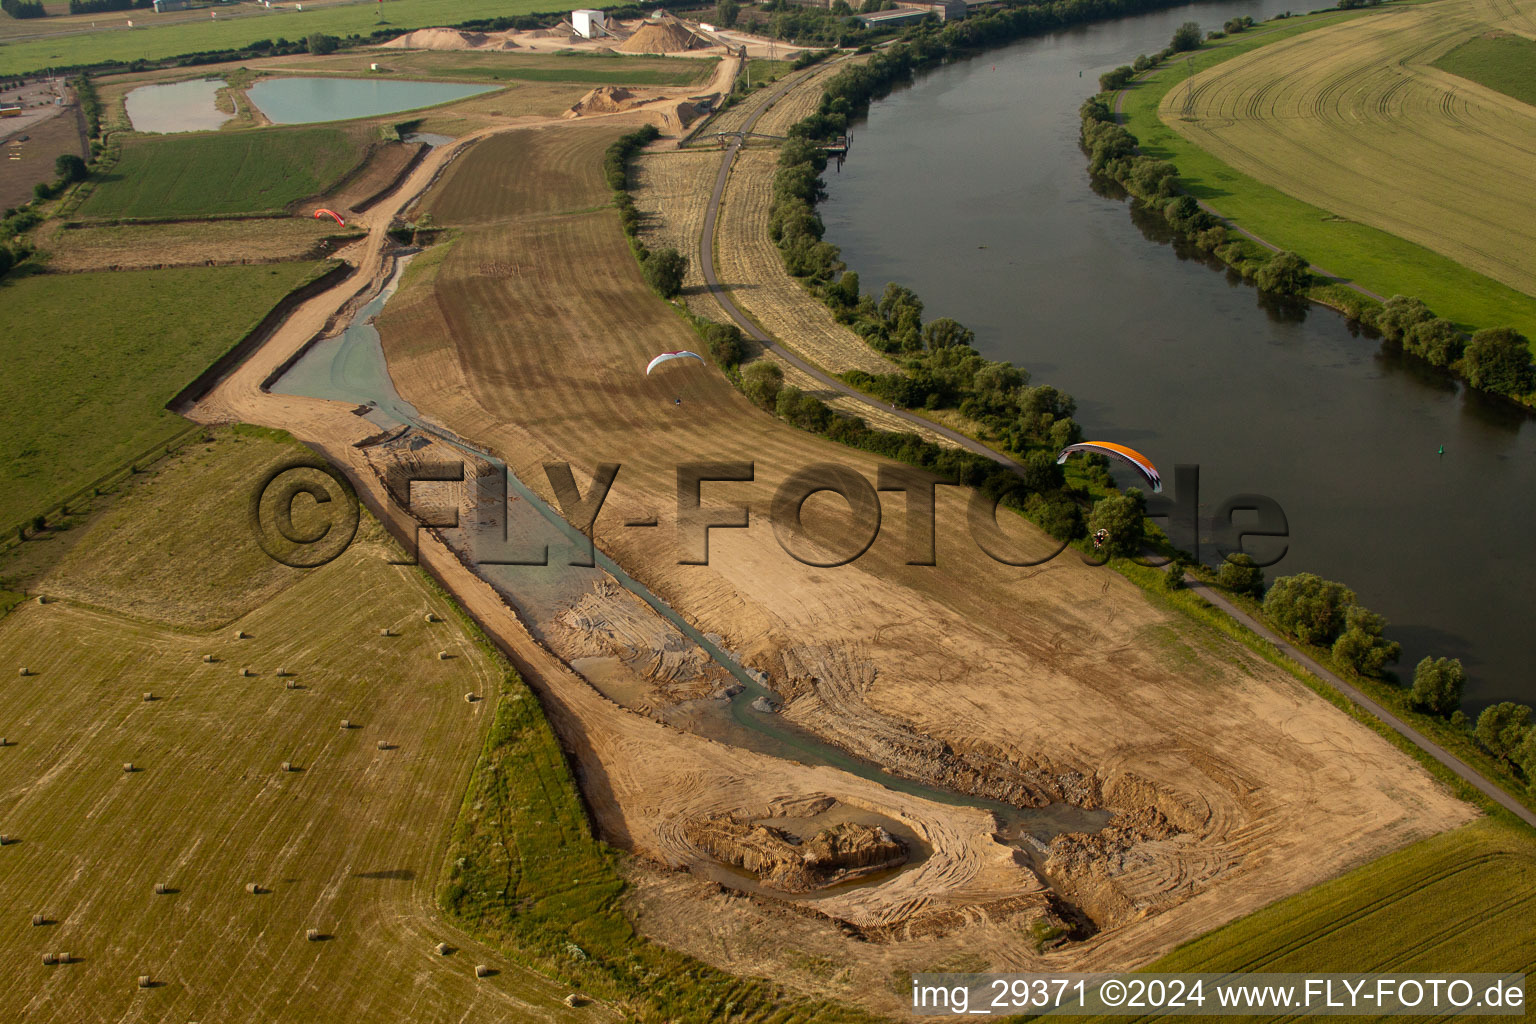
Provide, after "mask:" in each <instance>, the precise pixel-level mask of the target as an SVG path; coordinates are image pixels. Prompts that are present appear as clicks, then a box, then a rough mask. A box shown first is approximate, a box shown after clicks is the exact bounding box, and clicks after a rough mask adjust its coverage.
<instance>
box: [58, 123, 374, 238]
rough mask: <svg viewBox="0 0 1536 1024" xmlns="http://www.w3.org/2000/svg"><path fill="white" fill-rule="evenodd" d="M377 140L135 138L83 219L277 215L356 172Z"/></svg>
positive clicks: (321, 131) (310, 132)
mask: <svg viewBox="0 0 1536 1024" xmlns="http://www.w3.org/2000/svg"><path fill="white" fill-rule="evenodd" d="M371 134H372V133H371V131H370V130H369V129H366V128H356V127H353V128H324V127H316V128H270V129H259V130H253V131H241V132H222V133H196V134H189V135H184V136H183V135H165V136H145V137H140V138H131V139H128V140H127V141H125V142H124V143H123V150H122V156H121V157H119V159H118V160H117V163H116V164H115V165H114V166H112V167H111V168H109V169H108V170H106V171H104V172H102V173H100V174H99V175H97V177H96V180H95V183H94V185H93V186H92V189H93V190H92V191H91V193H90V195H88V196H87V197H86V199H85V201H84V202H82V203H81V204H80V207H79V208H78V209H77V211H76V213H77V215H78V216H80V217H82V218H97V219H103V220H106V219H121V218H182V217H211V216H228V215H232V214H257V213H278V212H281V211H282V210H284V209H285V208H286V207H287V206H288V205H289V204H290V203H293V202H297V201H298V200H300V199H303V198H304V197H306V196H312V195H316V194H318V193H320V192H323V191H325V190H326V189H327V188H329V187H331V186H332V185H334V184H335V183H336V182H337V180H339V179H340V178H341V177H342V176H343V175H345V174H346V173H347V172H349V171H351V170H352V169H353V168H355V167H357V166H358V164H360V163H361V162H362V160H363V157H364V154H365V152H366V150H367V146H368V143H369V142H370V141H372V139H371V138H370V135H371Z"/></svg>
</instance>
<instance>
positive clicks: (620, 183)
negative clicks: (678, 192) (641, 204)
mask: <svg viewBox="0 0 1536 1024" xmlns="http://www.w3.org/2000/svg"><path fill="white" fill-rule="evenodd" d="M660 135H661V131H660V130H659V129H658V128H657V127H656V126H655V125H653V124H645V125H641V126H640V127H639V128H637V129H635V130H634V131H632V132H629V133H628V134H626V135H621V136H619V137H618V139H616V140H615V141H614V143H613V145H611V146H609V147H608V149H607V150H606V151H604V153H603V178H604V180H606V181H607V182H608V187H609V188H611V189H613V204H614V205H615V206H616V207H618V210H619V223H620V224H621V225H622V226H623V228H624V234H625V235H626V236H627V237H628V238H629V247H630V249H631V250H633V251H634V254H635V259H637V260H639V261H640V272H641V273H642V274H643V275H644V276H645V282H646V284H648V285H650V286H651V290H652V291H654V292H655V293H656V294H657V295H660V296H661V297H662V298H664V299H673V298H676V297H677V295H678V293H680V292H681V291H682V290H683V277H684V275H686V274H687V273H688V257H686V256H684V255H683V254H682V253H680V252H678V251H677V250H676V249H673V248H671V247H670V246H669V247H667V248H664V249H651V248H649V247H647V246H646V244H645V243H644V242H642V241H641V240H640V211H639V210H638V209H636V208H635V199H634V197H633V196H631V195H630V194H629V161H630V159H631V158H632V157H634V155H635V154H636V153H638V152H640V150H642V149H644V148H645V147H646V146H648V145H649V144H650V143H652V142H654V141H655V140H656V139H657V138H658V137H660Z"/></svg>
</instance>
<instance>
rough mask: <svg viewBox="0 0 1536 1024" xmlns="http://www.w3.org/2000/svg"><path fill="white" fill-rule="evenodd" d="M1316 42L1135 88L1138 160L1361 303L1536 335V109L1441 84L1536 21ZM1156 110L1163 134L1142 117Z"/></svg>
mask: <svg viewBox="0 0 1536 1024" xmlns="http://www.w3.org/2000/svg"><path fill="white" fill-rule="evenodd" d="M1310 24H1312V25H1314V26H1320V27H1312V28H1311V30H1309V31H1306V30H1302V29H1305V28H1306V27H1307V23H1297V22H1285V21H1281V22H1274V23H1269V24H1266V25H1264V26H1262V27H1259V28H1256V29H1254V30H1252V31H1250V32H1248V33H1243V34H1241V35H1237V36H1229V37H1228V38H1227V39H1224V40H1221V41H1219V42H1218V43H1216V44H1214V45H1208V46H1207V47H1206V48H1205V49H1204V50H1202V51H1201V53H1200V54H1199V55H1197V56H1196V57H1195V58H1194V65H1193V66H1194V68H1195V70H1197V71H1198V73H1197V74H1195V75H1194V77H1193V78H1188V73H1189V69H1187V68H1186V67H1185V66H1184V62H1183V61H1178V62H1175V63H1176V64H1177V66H1176V67H1172V68H1169V69H1165V70H1163V71H1161V72H1158V73H1157V74H1155V75H1154V76H1152V77H1150V78H1149V79H1148V80H1147V81H1145V82H1140V83H1138V84H1136V85H1135V86H1133V88H1132V89H1131V91H1130V92H1129V93H1128V94H1127V95H1126V98H1125V104H1124V105H1125V109H1126V111H1127V113H1129V114H1130V115H1131V122H1132V123H1131V124H1130V128H1131V130H1132V131H1133V132H1135V133H1137V134H1138V135H1139V137H1141V138H1142V141H1143V143H1144V147H1143V148H1144V150H1146V151H1150V152H1152V153H1153V154H1154V155H1158V156H1167V157H1169V158H1170V159H1172V160H1173V161H1174V162H1175V163H1176V164H1177V165H1178V167H1179V169H1180V171H1181V179H1182V180H1183V181H1184V184H1185V185H1186V187H1187V188H1188V189H1189V190H1190V191H1191V192H1193V193H1194V194H1195V195H1196V196H1197V197H1199V198H1202V199H1205V200H1206V201H1208V202H1209V203H1210V204H1211V205H1212V206H1213V207H1214V208H1215V209H1216V210H1217V211H1218V212H1220V213H1223V214H1226V215H1228V216H1232V217H1234V218H1235V220H1236V221H1237V223H1238V224H1239V226H1242V227H1245V228H1247V229H1249V230H1251V231H1253V232H1255V233H1256V234H1258V235H1260V236H1261V237H1263V238H1265V239H1266V240H1268V241H1270V242H1273V243H1274V244H1276V245H1279V246H1281V247H1282V248H1292V249H1296V250H1298V251H1300V252H1301V253H1302V254H1303V255H1304V256H1306V257H1307V258H1308V259H1310V260H1311V261H1313V262H1314V263H1316V264H1318V265H1319V266H1322V267H1323V268H1325V269H1327V270H1329V271H1331V272H1333V273H1336V274H1339V275H1341V276H1343V277H1345V278H1347V279H1351V280H1354V281H1355V282H1356V283H1358V284H1360V285H1361V286H1362V287H1365V288H1367V289H1369V290H1372V291H1375V292H1377V293H1379V294H1382V295H1391V294H1394V293H1404V294H1410V295H1415V296H1417V297H1419V298H1422V299H1423V300H1424V301H1425V302H1427V303H1428V304H1429V305H1430V307H1431V308H1433V309H1435V310H1436V311H1437V312H1439V313H1441V315H1444V316H1448V317H1450V318H1452V319H1454V320H1457V321H1458V322H1461V323H1463V324H1464V325H1466V326H1469V327H1475V328H1480V327H1489V326H1504V325H1513V326H1516V327H1518V328H1520V329H1521V330H1524V331H1525V332H1527V333H1528V334H1529V333H1530V332H1531V331H1532V330H1536V299H1533V296H1536V249H1533V248H1532V247H1531V245H1530V244H1529V239H1530V238H1531V237H1532V235H1533V233H1536V198H1533V195H1532V192H1531V190H1530V189H1529V188H1528V187H1527V184H1528V178H1529V173H1530V171H1529V169H1530V166H1531V161H1532V159H1533V157H1536V108H1533V107H1531V106H1529V105H1527V104H1524V103H1521V102H1520V101H1519V100H1516V99H1514V98H1513V97H1511V96H1508V95H1505V94H1504V93H1501V92H1498V91H1495V90H1493V89H1490V88H1487V87H1485V86H1482V85H1479V84H1477V83H1475V82H1473V81H1470V80H1468V79H1465V78H1462V77H1459V76H1456V75H1453V74H1450V73H1449V72H1446V71H1444V70H1441V69H1440V68H1437V67H1436V66H1435V62H1436V61H1437V60H1438V59H1439V58H1441V57H1442V56H1443V55H1444V54H1446V53H1447V52H1449V51H1451V50H1453V49H1455V48H1456V47H1458V46H1460V45H1462V44H1464V43H1465V42H1466V41H1467V40H1469V39H1472V38H1475V37H1477V36H1479V35H1481V34H1483V33H1487V32H1491V31H1511V32H1516V33H1524V34H1526V35H1529V34H1531V33H1533V32H1536V3H1532V2H1531V0H1471V2H1452V0H1437V2H1432V3H1424V4H1416V5H1410V6H1405V7H1392V8H1383V9H1378V10H1372V11H1369V12H1366V13H1364V14H1337V13H1335V14H1327V15H1322V16H1320V17H1319V18H1317V19H1310ZM1299 30H1301V31H1299ZM1266 40H1272V41H1266ZM1261 43H1262V45H1260V44H1261ZM1234 53H1235V54H1236V55H1235V56H1234V55H1233V54H1234ZM1186 79H1187V80H1186ZM1153 99H1156V100H1158V104H1157V108H1156V116H1157V118H1159V119H1160V121H1161V124H1162V125H1164V126H1166V128H1164V129H1163V130H1162V131H1158V130H1156V129H1152V128H1151V127H1150V126H1149V125H1148V124H1147V121H1146V118H1145V117H1144V109H1145V107H1146V106H1147V104H1148V103H1149V102H1150V101H1151V100H1153ZM1170 129H1171V131H1170ZM1191 144H1192V145H1191ZM1149 147H1150V149H1149ZM1271 189H1273V190H1275V194H1271V192H1270V190H1271Z"/></svg>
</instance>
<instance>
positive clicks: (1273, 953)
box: [1116, 819, 1536, 1020]
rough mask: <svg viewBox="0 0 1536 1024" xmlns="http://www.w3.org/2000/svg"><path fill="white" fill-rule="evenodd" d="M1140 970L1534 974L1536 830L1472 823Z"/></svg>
mask: <svg viewBox="0 0 1536 1024" xmlns="http://www.w3.org/2000/svg"><path fill="white" fill-rule="evenodd" d="M1146 969H1147V970H1149V971H1165V972H1173V971H1207V972H1215V971H1243V972H1249V971H1267V972H1305V971H1369V972H1381V973H1392V972H1403V973H1410V972H1436V973H1438V972H1454V971H1493V972H1503V971H1510V972H1521V973H1529V972H1530V971H1532V970H1533V969H1536V836H1533V835H1532V833H1531V831H1530V830H1529V829H1527V828H1524V827H1523V826H1517V825H1510V824H1505V823H1501V822H1496V821H1491V820H1488V819H1484V820H1481V821H1476V822H1473V823H1472V824H1470V825H1465V826H1463V827H1461V828H1459V829H1455V830H1453V831H1451V832H1445V833H1442V834H1441V835H1438V836H1434V837H1432V838H1430V839H1426V840H1424V841H1422V842H1419V843H1415V844H1414V845H1412V846H1409V847H1406V848H1404V849H1402V850H1399V851H1398V852H1396V853H1392V854H1388V855H1387V856H1385V857H1382V858H1381V859H1380V860H1376V861H1373V862H1372V863H1370V864H1367V865H1365V866H1364V867H1360V868H1356V869H1355V870H1354V871H1351V872H1348V873H1347V874H1345V875H1342V876H1341V877H1339V878H1336V879H1334V880H1333V881H1331V882H1325V883H1324V884H1322V885H1319V886H1317V887H1315V888H1313V889H1309V890H1307V891H1306V892H1303V893H1299V894H1297V895H1295V896H1291V897H1287V898H1286V899H1283V900H1280V901H1279V902H1277V903H1273V904H1271V905H1270V906H1268V907H1265V908H1264V909H1263V910H1261V911H1259V912H1258V913H1255V914H1250V915H1249V916H1247V917H1245V918H1242V919H1241V920H1238V921H1234V922H1233V923H1231V924H1229V925H1227V926H1225V927H1223V928H1218V929H1216V930H1215V931H1213V932H1210V933H1208V934H1206V935H1203V936H1201V937H1200V938H1198V939H1195V940H1194V941H1192V942H1188V943H1185V944H1184V945H1182V946H1180V947H1179V948H1178V949H1175V950H1174V951H1173V952H1171V953H1169V954H1168V955H1167V956H1165V957H1163V958H1162V959H1160V960H1158V961H1157V962H1155V963H1153V964H1151V965H1149V966H1148V967H1147V968H1146ZM1116 1019H1120V1020H1123V1019H1124V1018H1116ZM1274 1019H1279V1018H1274Z"/></svg>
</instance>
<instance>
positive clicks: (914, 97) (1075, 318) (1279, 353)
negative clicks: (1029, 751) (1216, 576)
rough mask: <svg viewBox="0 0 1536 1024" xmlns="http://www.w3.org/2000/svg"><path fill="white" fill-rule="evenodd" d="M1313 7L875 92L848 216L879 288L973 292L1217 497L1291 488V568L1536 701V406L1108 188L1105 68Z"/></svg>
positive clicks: (1052, 374)
mask: <svg viewBox="0 0 1536 1024" xmlns="http://www.w3.org/2000/svg"><path fill="white" fill-rule="evenodd" d="M1288 9H1289V5H1288V4H1286V3H1284V2H1279V0H1254V2H1246V3H1212V4H1195V5H1190V6H1186V7H1179V8H1174V9H1171V10H1167V11H1162V12H1158V13H1155V14H1149V15H1143V16H1138V17H1134V18H1126V19H1123V20H1120V21H1115V22H1110V23H1105V24H1100V25H1093V26H1086V27H1082V28H1078V29H1074V30H1072V31H1069V32H1062V33H1058V34H1055V35H1051V36H1045V37H1040V38H1035V39H1029V40H1025V41H1022V42H1019V43H1016V44H1014V45H1011V46H1009V47H1006V48H1003V49H998V50H993V51H989V52H987V53H984V54H982V55H981V56H979V57H976V58H974V59H971V60H967V61H962V62H959V63H956V64H952V65H949V66H946V67H943V68H939V69H937V70H935V71H933V72H931V73H928V74H925V75H923V76H922V77H921V78H920V79H919V80H918V81H917V82H916V83H915V84H914V85H913V86H912V87H911V88H905V89H901V90H898V91H897V92H895V93H893V94H892V95H891V96H890V97H888V98H886V99H884V100H882V101H880V102H879V103H877V104H875V105H874V107H873V109H872V110H871V111H870V115H869V118H868V122H867V123H866V124H864V125H862V126H859V127H856V128H855V131H854V142H853V147H852V151H851V154H850V157H849V159H848V161H847V162H846V163H845V164H844V165H843V166H842V168H841V170H840V171H837V172H835V173H834V172H831V171H829V173H828V174H827V175H826V176H825V177H826V180H827V184H828V191H829V193H830V198H829V199H828V200H827V201H826V202H825V203H824V204H823V205H822V208H821V211H822V216H823V219H824V220H825V221H826V224H827V229H828V230H827V239H828V240H829V241H832V242H835V243H836V244H838V245H839V246H841V247H842V251H843V258H844V259H845V260H846V261H847V263H848V266H849V267H850V268H851V269H853V270H856V271H858V272H859V275H860V278H861V283H862V287H863V290H864V291H866V292H875V293H877V294H878V293H879V291H880V290H881V289H882V288H883V287H884V284H885V282H887V281H897V282H900V283H902V284H904V285H907V286H909V287H911V288H913V289H914V290H915V291H916V292H917V293H918V295H920V296H921V297H922V299H923V300H924V302H925V303H926V307H927V308H926V310H925V316H926V317H930V318H931V317H938V316H953V317H954V318H955V319H957V320H960V321H961V322H962V323H964V324H966V325H967V326H969V327H971V328H972V329H973V330H975V332H976V335H977V341H976V344H977V347H978V348H979V349H980V350H981V351H982V352H983V353H984V354H986V355H987V356H988V357H990V358H993V359H1008V360H1011V361H1013V362H1015V363H1017V364H1019V365H1020V366H1023V367H1025V368H1027V369H1028V370H1030V371H1031V373H1032V374H1033V376H1034V381H1035V382H1036V383H1049V384H1054V385H1056V386H1057V387H1060V388H1063V389H1065V390H1067V391H1069V392H1071V393H1072V394H1073V395H1074V396H1076V398H1077V400H1078V419H1079V420H1080V421H1081V423H1082V424H1083V428H1084V430H1085V432H1086V434H1087V436H1088V437H1090V438H1099V439H1104V440H1116V441H1122V442H1125V443H1127V444H1130V445H1133V446H1135V447H1137V448H1140V449H1141V450H1143V451H1144V452H1146V453H1147V454H1148V455H1149V456H1150V457H1151V458H1152V459H1153V461H1155V462H1156V463H1157V464H1158V465H1159V467H1161V468H1162V470H1163V476H1164V479H1165V481H1171V479H1172V473H1171V469H1172V467H1173V466H1174V465H1175V464H1177V463H1192V464H1198V465H1199V467H1200V499H1201V500H1200V504H1201V505H1202V507H1203V508H1204V509H1206V510H1210V509H1213V508H1214V507H1216V506H1219V505H1220V504H1221V502H1222V501H1223V500H1225V499H1226V498H1228V497H1230V496H1233V495H1236V494H1241V493H1259V494H1263V495H1267V496H1269V497H1271V498H1273V499H1274V500H1276V501H1277V502H1279V504H1280V505H1281V507H1282V508H1283V509H1284V511H1285V513H1286V516H1287V519H1288V521H1289V526H1290V538H1289V542H1288V548H1287V550H1286V553H1285V555H1284V557H1283V559H1282V560H1281V561H1279V562H1278V563H1277V564H1276V565H1275V566H1274V567H1273V568H1271V569H1270V570H1268V572H1269V575H1270V576H1271V578H1273V577H1274V576H1276V575H1287V574H1290V573H1295V572H1302V571H1309V572H1316V573H1319V574H1321V575H1323V576H1326V577H1329V578H1331V579H1338V580H1341V581H1343V582H1345V583H1346V584H1348V585H1349V586H1350V587H1351V588H1353V589H1354V590H1355V591H1356V592H1357V593H1358V594H1359V596H1360V599H1361V601H1362V602H1363V603H1364V604H1366V605H1368V606H1369V607H1371V608H1373V609H1375V610H1376V611H1379V612H1381V613H1382V614H1384V615H1386V616H1387V618H1388V619H1389V620H1391V622H1392V627H1391V629H1390V631H1389V635H1390V636H1391V637H1392V638H1393V639H1396V640H1398V641H1400V642H1401V643H1402V645H1403V649H1404V651H1403V658H1402V662H1401V665H1400V666H1399V673H1400V674H1401V675H1403V677H1404V678H1411V674H1412V669H1413V666H1414V665H1415V664H1416V663H1417V662H1418V660H1419V659H1420V658H1421V657H1423V656H1424V655H1425V654H1435V655H1441V656H1454V657H1458V658H1460V659H1462V661H1463V662H1464V663H1465V665H1466V666H1467V669H1468V672H1469V674H1470V677H1471V679H1470V682H1469V684H1468V688H1467V704H1466V706H1467V710H1468V712H1469V713H1475V712H1476V711H1477V710H1479V709H1481V708H1482V707H1483V706H1486V705H1487V704H1489V703H1492V702H1494V701H1498V700H1519V701H1522V702H1525V703H1533V702H1536V700H1533V699H1536V679H1533V677H1532V675H1531V674H1530V672H1529V670H1528V667H1527V666H1528V663H1529V653H1528V648H1527V647H1526V642H1527V641H1526V638H1525V637H1524V636H1523V630H1524V627H1522V626H1520V625H1519V621H1520V619H1521V618H1522V617H1523V615H1524V614H1526V613H1528V611H1529V610H1530V609H1532V608H1533V607H1536V574H1532V573H1530V572H1529V571H1527V570H1528V568H1529V564H1528V563H1529V560H1528V558H1527V557H1526V556H1525V555H1523V554H1522V552H1523V550H1524V547H1523V546H1524V543H1525V541H1526V537H1527V534H1526V531H1527V529H1528V526H1527V507H1528V506H1527V503H1528V502H1529V501H1530V500H1531V499H1532V498H1533V497H1536V458H1533V456H1536V425H1533V421H1532V419H1531V418H1530V417H1528V416H1527V415H1526V414H1524V413H1521V412H1518V411H1514V410H1511V409H1508V408H1505V407H1503V406H1500V405H1498V404H1495V403H1492V402H1490V401H1488V400H1485V399H1481V398H1479V396H1477V395H1475V394H1465V393H1463V392H1462V391H1461V390H1460V389H1459V388H1457V387H1456V386H1454V385H1452V384H1450V383H1448V382H1446V381H1443V380H1441V379H1439V378H1437V377H1436V376H1434V375H1432V374H1429V373H1428V372H1426V371H1424V370H1423V369H1421V368H1419V367H1417V366H1415V365H1414V364H1413V363H1412V362H1411V361H1406V360H1404V359H1402V358H1401V357H1398V356H1395V355H1393V354H1391V353H1388V352H1384V351H1383V350H1382V347H1381V345H1380V343H1379V342H1376V341H1372V340H1370V339H1368V338H1365V337H1357V336H1352V335H1351V333H1350V331H1349V330H1348V328H1347V326H1346V324H1345V321H1344V320H1343V318H1341V317H1339V316H1338V315H1336V314H1334V313H1333V312H1331V311H1329V310H1325V309H1322V308H1319V307H1313V308H1311V309H1310V310H1300V311H1296V310H1274V309H1266V308H1265V306H1264V305H1263V304H1261V303H1260V301H1259V298H1258V294H1257V292H1256V291H1255V290H1254V289H1252V288H1251V287H1249V286H1247V285H1243V284H1241V283H1233V282H1232V281H1231V280H1230V278H1229V275H1228V274H1227V273H1226V272H1225V271H1224V270H1222V269H1212V268H1211V267H1209V266H1207V265H1205V264H1204V263H1202V262H1199V261H1197V260H1188V259H1184V258H1181V257H1180V256H1179V255H1177V254H1176V253H1175V251H1174V249H1173V248H1172V247H1171V246H1170V245H1169V244H1168V243H1166V242H1165V241H1162V240H1160V239H1159V238H1158V237H1157V232H1156V230H1155V226H1149V228H1148V230H1147V232H1145V233H1144V231H1143V230H1142V229H1141V228H1139V227H1138V225H1137V223H1136V222H1135V221H1134V220H1133V218H1132V216H1131V214H1130V212H1129V211H1128V208H1127V205H1126V203H1125V202H1124V201H1122V200H1119V199H1115V198H1106V197H1103V196H1100V195H1098V194H1095V192H1094V191H1093V190H1092V188H1091V187H1090V182H1089V178H1088V174H1087V170H1086V162H1087V161H1086V158H1085V157H1084V156H1083V153H1082V151H1081V150H1080V149H1079V147H1078V142H1077V136H1078V118H1077V108H1078V106H1079V105H1080V104H1081V103H1082V101H1083V99H1084V98H1085V97H1087V96H1088V95H1089V94H1090V93H1092V92H1093V91H1094V90H1095V88H1096V80H1097V77H1098V75H1099V73H1100V72H1102V71H1105V70H1108V69H1109V68H1112V67H1114V66H1116V65H1120V64H1126V63H1129V62H1130V61H1131V60H1132V59H1134V58H1135V56H1136V55H1137V54H1139V53H1144V52H1152V51H1156V50H1158V49H1161V48H1162V47H1163V46H1164V45H1166V44H1167V41H1168V39H1169V37H1170V36H1171V35H1172V33H1173V30H1174V29H1175V28H1176V27H1177V26H1178V25H1179V24H1180V23H1181V22H1183V21H1186V20H1195V21H1198V22H1199V23H1200V24H1201V26H1202V27H1203V28H1206V29H1209V28H1214V27H1219V26H1220V24H1221V23H1222V22H1223V21H1225V20H1227V19H1228V18H1232V17H1234V16H1237V15H1243V14H1247V15H1250V16H1252V17H1253V18H1254V19H1255V20H1256V21H1259V20H1263V19H1264V18H1267V17H1270V16H1272V15H1273V14H1275V13H1278V12H1282V11H1285V10H1288ZM1298 13H1299V11H1298ZM1218 205H1219V203H1218ZM1442 445H1443V446H1444V450H1445V454H1444V455H1440V454H1437V453H1438V451H1439V449H1440V447H1441V446H1442ZM1169 489H1170V490H1172V487H1171V484H1170V487H1169ZM1272 543H1274V542H1272V541H1259V542H1256V543H1254V545H1253V547H1252V548H1251V550H1259V553H1268V554H1273V553H1275V550H1274V549H1262V550H1261V549H1259V545H1262V544H1272ZM1202 555H1203V556H1204V557H1205V558H1206V559H1207V560H1208V561H1209V560H1211V559H1212V558H1213V557H1214V553H1213V552H1212V551H1211V550H1210V549H1209V547H1208V546H1207V548H1206V549H1204V550H1203V551H1202ZM1001 568H1002V567H1000V569H1001Z"/></svg>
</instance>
